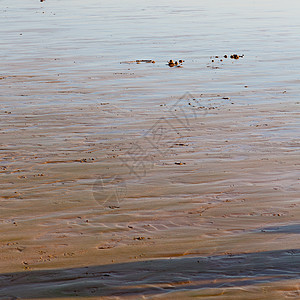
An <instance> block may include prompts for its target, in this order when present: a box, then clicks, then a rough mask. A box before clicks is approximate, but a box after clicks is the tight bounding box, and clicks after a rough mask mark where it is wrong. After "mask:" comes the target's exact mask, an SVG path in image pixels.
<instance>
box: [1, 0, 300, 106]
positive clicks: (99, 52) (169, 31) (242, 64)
mask: <svg viewBox="0 0 300 300" xmlns="http://www.w3.org/2000/svg"><path fill="white" fill-rule="evenodd" d="M0 3H1V19H0V26H1V29H0V31H1V42H0V43H1V44H0V45H1V53H0V59H1V61H2V63H1V66H0V74H1V76H20V77H19V80H18V82H15V80H16V79H15V78H11V77H6V80H4V81H2V82H1V84H4V85H10V86H12V85H14V88H13V89H12V90H4V91H2V95H3V96H4V97H5V98H4V99H2V100H1V101H2V104H3V102H4V103H5V104H7V105H8V106H9V105H10V104H11V103H12V102H13V103H14V101H17V102H18V103H19V105H21V104H22V103H24V104H28V103H29V101H30V103H32V104H34V105H40V104H42V103H47V104H51V103H53V102H56V103H57V104H58V103H60V104H62V105H66V104H70V102H72V103H75V102H77V103H82V104H84V103H95V102H96V103H97V102H101V101H106V100H109V101H111V102H114V103H118V102H119V103H120V101H129V103H130V104H133V103H134V105H141V101H142V105H147V104H150V103H153V102H154V103H157V101H161V100H163V99H166V98H170V96H173V97H179V95H182V94H183V93H185V92H190V93H192V94H196V95H197V94H201V93H209V92H213V93H226V92H230V93H235V94H236V95H237V96H238V95H240V97H238V99H235V100H237V101H239V102H241V103H253V102H255V103H257V102H270V103H272V102H274V101H285V100H286V98H287V97H288V99H289V100H290V99H297V97H298V94H299V82H300V81H299V80H300V79H299V72H298V70H299V69H300V59H299V58H300V57H299V56H300V54H299V47H300V42H299V38H298V37H299V34H300V19H299V13H298V12H299V9H300V3H299V1H291V0H288V1H284V2H283V1H267V0H265V1H258V0H254V1H232V0H231V1H220V0H214V1H191V0H189V1H184V2H182V1H132V0H130V1H96V0H88V1H77V0H76V1H58V0H56V1H45V2H43V3H40V2H38V1H28V0H27V1H26V0H25V1H20V2H11V1H6V0H2V1H1V2H0ZM21 34H22V35H21ZM233 53H237V54H244V55H245V57H244V58H243V59H240V60H237V61H233V60H231V59H223V62H220V61H219V59H215V63H212V62H211V59H210V57H211V56H215V55H218V56H220V57H221V56H223V55H224V54H227V55H230V54H233ZM136 59H152V60H155V61H156V63H155V64H120V62H122V61H132V60H136ZM169 59H174V60H178V59H183V60H185V63H184V67H183V68H169V67H168V66H167V65H166V62H167V61H168V60H169ZM212 67H218V69H213V68H212ZM29 76H33V77H29ZM244 86H248V88H245V87H244ZM16 87H17V90H18V91H17V93H16V91H15V89H16ZM29 89H33V90H34V91H35V92H34V94H33V95H30V99H28V96H27V97H26V95H27V94H28V90H29ZM45 90H47V92H45ZM283 91H287V92H288V96H287V95H283V94H282V92H283ZM20 95H25V96H20ZM236 98H237V97H236ZM125 103H126V104H125V106H128V104H127V102H125ZM120 105H122V104H121V103H120Z"/></svg>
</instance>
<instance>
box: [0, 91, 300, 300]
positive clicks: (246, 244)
mask: <svg viewBox="0 0 300 300" xmlns="http://www.w3.org/2000/svg"><path fill="white" fill-rule="evenodd" d="M190 97H191V96H190V95H188V94H187V95H185V96H184V97H183V98H182V99H181V100H180V101H175V102H174V103H171V104H170V105H162V106H161V105H160V104H157V105H156V106H155V107H152V108H151V110H150V109H148V110H139V109H137V110H136V111H126V110H123V111H118V110H117V109H116V107H115V106H114V105H111V104H109V103H106V104H105V105H101V104H100V105H97V106H85V107H84V106H80V107H76V106H74V107H72V108H65V109H64V108H61V107H59V109H56V108H55V107H54V106H52V107H51V108H50V107H49V108H48V109H45V108H44V107H43V108H39V107H37V108H36V109H33V108H30V109H26V108H22V109H18V108H15V110H14V111H11V112H4V111H1V116H2V118H1V120H2V124H1V132H0V133H1V142H2V145H1V190H2V194H1V217H2V218H1V248H0V250H1V272H2V275H1V278H2V279H3V280H1V282H2V283H1V286H0V295H1V296H2V295H3V296H4V295H12V296H16V297H21V298H39V299H40V298H47V297H48V296H49V297H54V296H56V297H70V296H74V295H79V296H97V295H98V296H100V295H101V296H113V295H124V296H126V295H127V294H128V296H130V295H131V294H133V295H134V294H140V293H145V294H148V293H149V294H150V295H151V294H161V293H165V292H170V291H177V290H182V289H185V288H187V289H188V290H189V289H193V290H195V289H201V291H199V293H200V294H202V293H204V294H205V293H210V292H212V293H217V294H218V293H223V292H224V291H225V292H224V294H223V296H224V298H225V299H226V297H227V296H228V294H227V293H232V292H233V293H237V290H236V289H233V291H232V290H231V289H229V290H228V292H227V286H241V285H242V286H243V291H244V292H246V291H247V293H250V294H251V293H252V292H253V293H254V295H255V293H256V292H257V291H259V290H260V289H262V287H261V286H260V285H258V286H257V288H255V289H254V291H253V288H252V287H253V286H256V284H261V283H263V284H266V282H270V283H272V284H271V286H272V288H271V287H270V288H271V289H272V290H273V289H274V291H273V292H274V293H275V294H274V295H286V296H288V295H289V294H292V293H296V292H297V289H296V290H295V288H296V287H297V285H293V287H294V288H292V287H291V288H288V289H287V290H285V289H284V290H282V289H281V287H280V286H281V285H282V284H284V286H290V285H292V283H291V282H292V281H291V280H299V273H298V269H299V250H298V249H299V239H298V235H299V212H300V211H299V203H298V200H299V199H298V196H299V163H298V158H299V143H298V141H297V131H294V130H292V128H293V127H294V126H295V124H296V122H297V113H296V112H297V110H298V107H299V104H298V103H292V102H290V103H278V104H276V105H272V107H270V106H269V105H263V104H261V105H244V106H241V105H235V104H234V102H233V101H232V100H230V99H223V98H226V97H223V95H203V94H202V95H194V96H193V98H190ZM208 99H210V100H208ZM220 99H221V100H222V101H221V102H220ZM200 104H201V105H200ZM212 107H213V108H212ZM209 108H211V109H209ZM186 256H192V257H193V258H190V259H187V258H185V257H186ZM171 258H172V259H171ZM175 258H176V259H175ZM153 259H154V261H153ZM156 259H158V260H156ZM162 259H164V260H162ZM166 259H167V260H166ZM169 259H171V260H169ZM214 261H216V262H215V263H214ZM231 262H232V263H231ZM165 264H166V265H165ZM84 267H88V269H84ZM65 268H67V269H65ZM70 268H73V269H70ZM78 268H79V269H78ZM82 268H83V269H82ZM151 268H158V269H157V270H156V269H155V270H154V269H153V270H152V271H151ZM137 269H138V271H137ZM38 270H40V271H38ZM50 270H53V271H50ZM85 270H91V271H88V272H87V273H85ZM140 272H141V273H140ZM174 272H175V273H174ZM144 273H145V274H144ZM91 274H92V275H91ZM106 274H108V275H106ZM110 274H112V275H110ZM114 274H115V275H114ZM118 274H119V275H118ZM141 274H142V275H141ZM143 274H144V275H143ZM44 276H45V278H46V279H45V283H44V279H43V278H44ZM60 276H61V277H62V279H58V278H59V277H60ZM68 276H70V279H68V278H69V277H68ZM91 276H92V277H94V276H95V280H92V283H91ZM103 276H107V277H103ZM131 276H133V277H132V278H131ZM144 276H145V277H144ZM30 278H32V279H30ZM33 278H37V279H33ZM143 278H146V279H143ZM139 280H140V281H139ZM283 280H284V282H285V283H283ZM244 281H245V282H244ZM77 282H80V288H77V287H78V286H77ZM25 283H26V284H25ZM24 284H25V286H24ZM36 285H37V286H38V287H36ZM244 285H245V286H244ZM249 285H250V287H249ZM104 287H105V288H104ZM211 288H214V289H213V291H212V290H211ZM203 289H204V291H203ZM216 289H217V290H216ZM216 291H217V292H216ZM298 293H299V290H298ZM240 295H241V294H240Z"/></svg>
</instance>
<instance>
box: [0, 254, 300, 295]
mask: <svg viewBox="0 0 300 300" xmlns="http://www.w3.org/2000/svg"><path fill="white" fill-rule="evenodd" d="M299 270H300V249H289V250H277V251H268V252H255V253H245V254H239V255H224V256H210V257H184V258H174V259H157V260H148V261H139V262H130V263H122V264H111V265H101V266H89V267H82V268H70V269H55V270H41V271H26V272H25V271H24V272H19V273H7V274H1V275H0V298H1V299H18V298H22V299H27V298H38V299H42V298H56V297H73V296H85V297H89V296H122V295H141V294H162V293H166V292H171V291H179V290H183V289H184V290H188V289H200V288H211V287H214V288H217V287H230V286H243V285H250V284H257V283H263V282H264V283H266V282H274V281H279V280H286V279H298V278H300V273H299Z"/></svg>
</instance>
